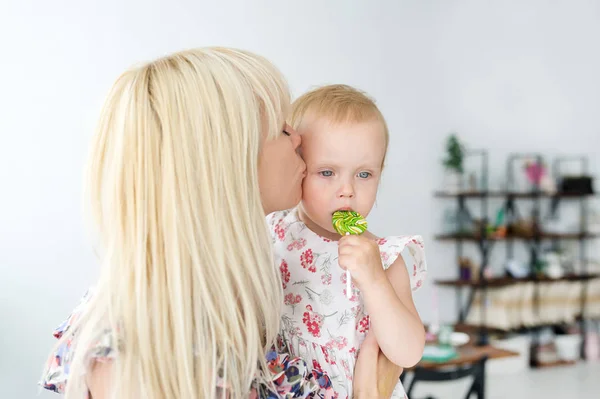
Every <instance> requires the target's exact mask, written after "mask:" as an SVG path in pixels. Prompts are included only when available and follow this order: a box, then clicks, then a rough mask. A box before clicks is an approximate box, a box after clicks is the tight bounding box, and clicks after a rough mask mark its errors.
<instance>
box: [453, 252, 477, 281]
mask: <svg viewBox="0 0 600 399" xmlns="http://www.w3.org/2000/svg"><path fill="white" fill-rule="evenodd" d="M458 265H459V267H460V279H461V280H465V281H471V280H474V281H476V280H478V278H479V273H478V271H479V270H478V269H479V268H478V267H477V266H476V265H475V263H473V261H472V260H471V259H470V258H467V257H464V256H461V257H459V258H458Z"/></svg>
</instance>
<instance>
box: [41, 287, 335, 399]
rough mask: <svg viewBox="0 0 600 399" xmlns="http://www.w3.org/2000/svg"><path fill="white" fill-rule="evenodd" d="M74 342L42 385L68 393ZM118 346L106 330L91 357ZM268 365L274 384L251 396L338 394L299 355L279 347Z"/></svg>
mask: <svg viewBox="0 0 600 399" xmlns="http://www.w3.org/2000/svg"><path fill="white" fill-rule="evenodd" d="M92 295H93V289H90V290H89V291H88V292H87V293H86V294H85V295H84V297H83V298H82V300H81V302H80V304H79V305H78V306H77V307H76V308H75V309H74V310H73V312H72V313H71V315H70V316H69V317H68V318H67V319H66V320H65V321H64V322H63V323H62V324H61V325H60V326H58V327H57V328H56V330H55V331H54V336H55V337H56V338H61V337H62V335H63V334H64V333H66V332H67V331H69V330H70V329H71V328H72V327H73V326H74V324H75V322H76V321H77V319H79V318H80V317H81V316H82V315H83V312H85V310H86V308H87V306H88V304H89V300H90V298H91V297H92ZM72 344H73V339H70V340H68V341H67V342H65V343H64V344H62V345H60V346H59V347H58V348H57V349H56V350H55V351H54V353H52V354H51V356H50V357H49V359H48V361H47V363H46V370H45V372H44V375H43V377H42V381H40V385H41V386H42V387H43V388H45V389H48V390H50V391H54V392H56V393H64V392H65V388H66V384H67V380H68V378H69V373H70V366H71V362H72V361H73V355H74V351H73V350H72V348H73V345H72ZM116 347H117V345H116V344H115V343H114V342H113V341H112V334H110V331H109V330H106V331H104V332H103V333H102V334H100V337H99V339H98V341H97V342H96V344H95V346H94V347H93V348H92V349H91V351H90V357H91V358H94V359H95V360H97V361H106V360H109V359H114V358H115V356H117V355H118V353H117V351H116V349H115V348H116ZM267 366H268V368H269V369H268V371H267V373H266V374H267V375H268V376H270V380H271V381H272V385H271V386H266V385H262V384H259V383H256V382H255V383H254V384H253V386H252V389H251V392H250V394H249V398H250V399H255V398H268V399H275V398H284V399H292V398H320V399H331V398H333V397H334V396H335V394H334V392H333V388H332V385H331V380H330V379H329V377H328V376H327V374H326V373H323V372H322V371H321V370H319V369H317V368H314V367H311V368H309V367H308V366H307V364H306V362H305V361H304V360H303V359H301V358H299V357H294V356H290V355H289V354H287V353H281V352H277V351H275V347H273V348H272V350H271V351H269V353H267ZM225 386H226V384H225V382H224V381H216V383H215V387H216V388H217V389H219V388H224V387H225ZM88 397H89V395H88Z"/></svg>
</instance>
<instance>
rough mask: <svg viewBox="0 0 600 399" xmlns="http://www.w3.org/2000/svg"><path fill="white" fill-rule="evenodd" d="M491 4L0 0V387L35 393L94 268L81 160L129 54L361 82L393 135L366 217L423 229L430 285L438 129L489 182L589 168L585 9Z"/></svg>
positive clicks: (566, 2)
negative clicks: (469, 150) (542, 157)
mask: <svg viewBox="0 0 600 399" xmlns="http://www.w3.org/2000/svg"><path fill="white" fill-rule="evenodd" d="M292 3H293V4H292ZM494 3H495V4H493V5H492V4H491V2H482V1H475V0H473V1H468V0H464V1H458V0H454V1H441V0H439V1H420V2H416V1H412V2H409V1H391V0H390V1H378V2H374V1H366V0H365V1H357V0H355V1H328V2H323V1H315V0H309V1H307V0H305V1H302V2H282V1H265V0H262V1H261V0H253V1H242V0H239V1H220V2H212V1H211V2H208V1H204V2H203V1H198V0H195V1H193V0H188V1H185V0H171V1H167V0H146V1H142V0H119V1H117V0H103V1H96V2H92V1H75V0H72V1H66V0H55V1H52V2H45V1H41V0H40V1H36V2H32V1H26V0H8V1H7V0H4V1H3V2H2V5H0V49H1V51H2V53H1V62H0V105H1V107H0V109H1V110H2V111H1V114H0V135H1V136H0V137H1V139H0V181H1V182H2V184H1V187H2V190H1V195H0V272H1V274H0V301H1V302H0V325H1V330H0V336H1V337H2V339H1V343H0V354H1V356H0V359H1V360H0V390H1V391H2V393H1V394H0V395H1V396H2V397H3V398H32V397H33V396H34V395H35V394H36V386H35V383H36V379H37V377H38V375H39V372H40V370H41V364H42V362H43V360H44V359H45V356H46V354H47V351H48V349H49V347H50V345H51V344H52V343H53V341H54V340H53V338H51V336H50V333H51V330H52V329H53V327H54V326H55V325H56V324H57V323H59V322H60V321H61V320H62V319H63V318H64V317H65V316H66V315H67V314H68V312H69V310H70V309H71V308H72V307H73V306H74V305H75V303H76V301H77V299H78V297H79V296H80V295H81V294H82V293H83V291H84V290H85V287H86V286H87V284H88V283H90V282H91V281H92V280H93V276H94V275H95V273H96V264H95V262H94V259H93V256H92V254H91V250H90V247H89V245H88V243H87V241H86V239H85V236H84V232H83V226H82V218H81V215H80V194H81V181H80V180H81V178H80V177H81V168H82V165H83V162H84V158H85V150H86V145H87V142H88V140H89V137H90V134H91V131H92V128H93V126H94V122H95V116H96V114H97V112H98V108H99V105H100V103H101V101H102V97H103V96H104V95H105V94H106V92H107V90H108V88H109V86H110V84H111V83H112V81H113V80H114V79H115V78H116V76H117V75H118V74H119V73H120V72H121V71H122V70H123V69H124V68H126V67H128V66H129V65H130V64H132V63H134V62H138V61H143V60H147V59H150V58H153V57H156V56H159V55H162V54H165V53H168V52H171V51H174V50H178V49H182V48H187V47H194V46H206V45H225V46H236V47H241V48H246V49H249V50H253V51H256V52H258V53H261V54H263V55H265V56H267V57H268V58H270V59H271V60H273V61H274V62H275V63H276V64H277V65H278V66H279V67H280V68H281V69H282V70H283V72H284V73H285V74H286V76H287V77H288V78H289V81H290V84H291V86H292V88H293V91H294V94H296V95H297V94H300V93H301V92H303V91H304V90H306V89H308V88H310V87H311V86H314V85H319V84H325V83H333V82H343V83H349V84H352V85H356V86H358V87H360V88H362V89H364V90H366V91H368V92H369V93H370V94H371V95H373V96H374V97H375V98H376V99H377V100H378V102H379V104H380V106H381V108H382V110H383V111H384V114H385V115H386V117H387V119H388V122H389V126H390V129H391V134H392V137H391V145H390V156H389V166H388V169H387V171H386V175H385V180H384V182H383V186H382V188H381V195H380V197H379V199H378V206H377V208H376V210H375V211H374V214H373V217H372V219H371V225H372V227H373V228H374V231H375V232H377V233H380V234H392V233H396V234H397V233H421V234H423V235H424V237H425V239H426V241H427V244H428V260H429V268H430V276H431V279H432V280H433V279H434V278H436V277H441V276H454V274H455V267H454V264H453V247H452V245H446V244H440V243H437V242H434V241H433V240H432V238H433V235H434V233H435V232H436V231H438V230H439V228H440V217H441V213H442V209H443V207H444V206H445V205H444V203H443V202H441V201H439V200H435V199H433V198H432V192H433V191H434V190H435V189H436V188H438V187H439V185H440V184H441V181H442V169H441V167H440V159H441V157H442V154H441V152H442V150H443V140H444V139H445V137H446V135H447V133H448V132H449V131H451V130H454V129H456V130H457V131H458V132H459V133H460V134H461V135H462V137H463V138H464V139H465V140H466V141H467V143H468V144H469V145H470V146H472V147H475V148H479V147H485V148H488V149H489V150H490V154H491V162H492V171H493V173H494V174H495V175H494V176H493V177H494V178H495V179H496V180H495V181H497V180H498V179H499V178H501V176H500V175H501V174H502V173H503V172H504V160H505V157H506V155H507V154H508V153H509V152H512V151H542V152H544V153H547V154H550V155H552V154H557V153H567V154H570V153H576V154H579V153H584V154H589V155H590V156H591V157H592V164H593V166H594V168H596V165H595V164H594V161H595V160H596V159H597V157H598V155H600V149H599V146H598V144H599V143H598V139H597V138H593V137H597V135H598V133H599V131H600V127H599V125H600V121H599V118H600V116H599V115H600V113H599V112H598V110H600V46H599V43H598V41H599V39H600V5H599V3H598V2H597V1H592V0H590V1H584V0H577V1H575V0H563V1H542V0H530V1H527V2H522V1H516V0H514V1H504V2H494ZM523 3H527V4H526V5H525V4H523ZM217 4H219V5H217ZM496 138H497V141H495V142H494V143H492V141H493V140H495V139H496ZM596 170H597V169H596ZM430 281H431V280H430ZM430 294H431V284H428V285H427V286H425V288H424V289H422V290H421V292H420V293H418V294H416V300H417V304H418V308H419V310H420V311H421V314H422V315H423V318H424V319H425V320H426V321H427V320H429V319H430V318H431V314H432V311H431V308H430V300H429V297H430ZM440 295H441V300H442V317H443V319H445V320H452V319H453V318H454V310H455V308H454V304H453V302H454V296H453V295H450V293H449V292H446V291H444V292H442V293H441V294H440ZM43 396H46V395H43ZM48 397H52V396H51V395H48Z"/></svg>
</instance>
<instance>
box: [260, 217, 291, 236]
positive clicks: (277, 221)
mask: <svg viewBox="0 0 600 399" xmlns="http://www.w3.org/2000/svg"><path fill="white" fill-rule="evenodd" d="M288 213H289V211H276V212H273V213H270V214H269V215H267V217H266V221H267V227H268V229H269V235H270V236H271V239H272V240H273V242H275V241H277V240H283V238H284V237H285V227H284V220H283V219H284V218H285V217H286V216H287V214H288Z"/></svg>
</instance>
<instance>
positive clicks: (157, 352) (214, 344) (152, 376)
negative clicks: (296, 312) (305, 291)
mask: <svg viewBox="0 0 600 399" xmlns="http://www.w3.org/2000/svg"><path fill="white" fill-rule="evenodd" d="M289 103H290V99H289V92H288V88H287V85H286V83H285V81H284V80H283V77H282V76H281V74H280V73H279V71H277V70H276V69H275V67H274V66H273V65H272V64H271V63H269V62H268V61H267V60H265V59H264V58H261V57H259V56H257V55H255V54H252V53H249V52H245V51H240V50H235V49H225V48H205V49H195V50H189V51H183V52H179V53H176V54H172V55H170V56H167V57H164V58H161V59H158V60H156V61H153V62H150V63H148V64H146V65H142V66H140V67H137V68H134V69H131V70H129V71H127V72H125V73H124V74H123V75H121V76H120V77H119V78H118V80H117V81H116V83H115V84H114V86H113V88H112V90H111V92H110V94H109V96H108V99H107V100H106V103H105V105H104V107H103V111H102V113H101V118H100V122H99V126H98V130H97V132H96V134H95V136H94V138H93V142H92V145H91V154H90V158H89V165H88V169H87V179H86V183H87V186H88V192H87V194H88V197H89V200H90V201H89V205H90V207H91V208H90V211H91V214H92V215H93V217H94V219H93V221H94V222H95V226H96V227H97V232H98V238H99V241H100V244H101V249H102V263H103V265H102V266H103V267H102V271H101V275H100V279H99V282H98V286H97V287H96V289H95V294H94V296H93V298H92V299H91V302H90V304H89V308H88V310H87V311H86V313H85V315H84V316H83V317H82V319H80V320H79V322H78V323H77V326H76V328H72V329H71V330H70V331H68V332H67V333H65V335H64V336H63V337H62V340H61V342H65V341H66V340H69V339H71V338H75V340H74V345H76V347H77V348H79V349H78V350H76V351H75V358H74V359H73V363H72V366H71V371H70V376H69V381H68V384H67V391H66V397H67V398H77V399H80V398H83V397H85V396H84V395H85V393H86V392H87V388H86V384H85V376H84V375H83V372H84V371H85V370H87V369H88V368H89V361H90V359H89V356H88V355H89V348H91V347H93V346H94V344H95V342H96V340H97V339H98V338H99V336H101V333H102V331H104V329H106V328H108V329H110V331H111V337H112V339H113V342H118V355H117V357H116V358H115V360H114V361H113V367H112V368H113V371H114V374H113V380H112V381H111V382H112V388H113V390H114V397H117V398H144V399H154V398H155V399H159V398H160V399H164V398H214V397H216V396H217V389H216V383H217V380H218V379H219V377H222V379H223V381H225V383H226V384H227V386H228V394H229V395H231V396H230V397H232V398H239V397H243V396H247V394H248V392H249V389H250V385H251V381H252V380H253V379H254V378H255V377H257V376H258V377H261V376H262V374H261V369H262V367H265V366H266V364H265V362H266V360H265V354H266V351H267V349H268V347H269V346H270V345H271V343H272V342H273V341H274V337H275V335H276V333H277V332H278V330H279V317H280V313H279V307H278V306H279V304H280V303H282V292H281V282H280V276H279V273H277V271H276V268H275V267H274V266H273V260H272V253H271V244H270V239H269V236H268V233H267V229H266V223H265V214H264V211H263V208H262V204H261V196H260V192H259V185H258V170H257V168H258V159H259V152H260V148H261V140H262V136H263V133H264V132H267V133H266V137H267V138H272V137H274V136H275V135H276V134H280V131H281V128H282V126H283V124H284V122H285V115H287V112H288V107H289ZM75 330H76V334H75V335H74V332H75ZM260 366H262V367H260Z"/></svg>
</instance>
